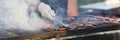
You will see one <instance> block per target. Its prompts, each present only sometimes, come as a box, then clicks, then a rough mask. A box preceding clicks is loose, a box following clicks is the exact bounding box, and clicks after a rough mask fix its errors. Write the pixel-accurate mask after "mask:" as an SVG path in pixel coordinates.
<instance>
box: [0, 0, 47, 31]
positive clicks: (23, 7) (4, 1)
mask: <svg viewBox="0 0 120 40" xmlns="http://www.w3.org/2000/svg"><path fill="white" fill-rule="evenodd" d="M39 3H40V1H39V0H0V29H22V30H30V31H34V30H38V29H41V28H43V26H44V25H45V24H47V23H48V22H47V21H46V20H44V19H42V18H40V17H39V16H38V15H37V13H36V12H35V10H36V7H37V6H38V4H39ZM28 9H29V10H30V12H31V13H30V14H31V17H30V16H29V15H28V14H29V13H28Z"/></svg>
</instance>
